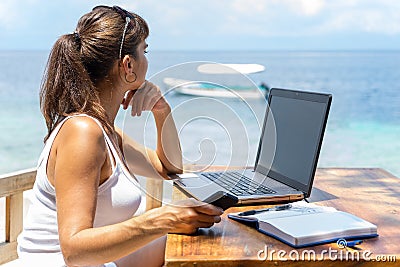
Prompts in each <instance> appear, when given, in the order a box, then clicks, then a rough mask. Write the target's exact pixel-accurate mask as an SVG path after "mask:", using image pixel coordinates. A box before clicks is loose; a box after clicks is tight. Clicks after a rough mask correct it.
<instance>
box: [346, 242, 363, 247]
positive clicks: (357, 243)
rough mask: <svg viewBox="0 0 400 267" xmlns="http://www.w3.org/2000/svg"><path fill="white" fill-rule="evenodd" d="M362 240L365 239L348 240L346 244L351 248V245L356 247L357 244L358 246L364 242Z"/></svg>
mask: <svg viewBox="0 0 400 267" xmlns="http://www.w3.org/2000/svg"><path fill="white" fill-rule="evenodd" d="M362 242H363V240H353V241H348V242H347V244H346V246H347V247H350V248H351V247H355V246H357V245H360V244H362Z"/></svg>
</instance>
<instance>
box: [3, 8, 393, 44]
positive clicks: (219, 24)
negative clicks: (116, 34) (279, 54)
mask: <svg viewBox="0 0 400 267" xmlns="http://www.w3.org/2000/svg"><path fill="white" fill-rule="evenodd" d="M98 4H107V5H113V4H118V5H120V6H122V7H124V8H126V9H128V10H131V11H134V12H136V13H138V14H140V15H141V16H143V17H144V18H145V19H146V20H147V21H148V23H149V25H150V30H151V35H150V37H149V39H148V42H149V45H150V48H149V49H151V50H245V51H251V50H278V49H283V50H358V49H362V50H368V49H377V50H386V49H400V1H398V0H201V1H200V0H190V1H188V0H158V1H156V0H146V1H144V0H141V1H139V0H137V1H83V0H70V1H58V0H52V1H44V0H1V2H0V49H12V50H15V49H17V50H21V49H23V50H29V49H33V50H36V49H40V50H48V49H50V47H51V46H52V44H53V43H54V41H55V40H56V39H57V38H58V36H60V35H62V34H65V33H70V32H73V31H74V29H75V26H76V22H77V21H78V19H79V17H80V16H82V15H83V14H84V13H86V12H88V11H90V10H91V8H92V7H93V6H96V5H98Z"/></svg>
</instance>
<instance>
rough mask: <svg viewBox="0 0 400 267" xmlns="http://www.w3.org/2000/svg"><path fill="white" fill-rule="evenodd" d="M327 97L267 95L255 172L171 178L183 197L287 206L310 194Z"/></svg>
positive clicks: (285, 93) (287, 92)
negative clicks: (233, 198) (231, 198)
mask: <svg viewBox="0 0 400 267" xmlns="http://www.w3.org/2000/svg"><path fill="white" fill-rule="evenodd" d="M331 100H332V96H331V95H330V94H323V93H317V92H304V91H296V90H288V89H277V88H273V89H271V90H270V93H269V97H268V105H267V108H266V111H265V116H264V124H263V129H262V134H261V137H260V141H259V146H258V152H257V155H256V162H255V167H254V169H241V170H236V171H228V172H198V173H196V172H194V173H183V174H179V175H173V176H171V179H173V180H174V183H175V185H176V186H177V187H178V188H179V189H181V191H183V192H184V193H186V194H187V195H188V196H191V197H194V198H196V199H198V200H202V201H203V200H205V199H208V198H209V197H210V196H213V195H215V194H216V193H217V192H228V193H229V194H232V195H234V196H236V197H237V198H238V203H237V204H238V205H247V204H254V203H271V202H292V201H297V200H300V199H303V198H306V197H308V196H309V195H310V193H311V188H312V184H313V180H314V175H315V170H316V168H317V163H318V158H319V152H320V149H321V145H322V140H323V136H324V133H325V127H326V123H327V119H328V114H329V109H330V105H331Z"/></svg>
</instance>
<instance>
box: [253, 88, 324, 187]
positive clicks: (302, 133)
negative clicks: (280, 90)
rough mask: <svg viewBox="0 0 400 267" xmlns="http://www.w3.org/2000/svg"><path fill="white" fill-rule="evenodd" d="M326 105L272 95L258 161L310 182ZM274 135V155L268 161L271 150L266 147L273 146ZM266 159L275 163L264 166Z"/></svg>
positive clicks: (274, 169) (304, 183)
mask: <svg viewBox="0 0 400 267" xmlns="http://www.w3.org/2000/svg"><path fill="white" fill-rule="evenodd" d="M325 108H326V104H325V103H319V102H313V101H307V100H301V99H292V98H285V97H279V96H272V98H271V103H270V110H269V112H268V117H267V123H266V126H265V129H264V136H263V140H262V146H261V151H260V152H261V154H260V158H259V161H258V164H259V165H261V166H262V167H264V168H266V169H271V170H273V171H275V172H277V173H278V174H280V175H283V176H285V177H287V178H289V179H292V180H295V181H297V182H299V183H301V184H303V185H306V184H308V182H309V179H310V178H311V173H312V171H313V161H314V157H315V155H316V151H317V149H318V144H319V139H320V138H319V136H320V131H321V129H322V126H323V124H324V114H325ZM271 111H272V112H271ZM271 113H272V114H273V117H274V120H275V127H276V133H275V130H274V129H273V126H272V125H273V123H268V120H271ZM275 134H276V145H275V155H274V157H273V159H272V160H269V159H267V157H268V155H271V151H267V150H271V148H273V147H274V146H273V145H271V144H270V140H274V139H275ZM266 162H272V165H271V166H265V165H263V163H264V164H265V163H266ZM268 164H269V163H268Z"/></svg>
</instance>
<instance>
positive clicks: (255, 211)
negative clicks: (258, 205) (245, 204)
mask: <svg viewBox="0 0 400 267" xmlns="http://www.w3.org/2000/svg"><path fill="white" fill-rule="evenodd" d="M291 207H292V205H291V204H285V205H280V206H275V207H272V208H266V209H259V210H248V211H244V212H241V213H239V214H238V215H239V216H248V215H254V214H257V213H261V212H265V211H272V210H274V211H280V210H287V209H290V208H291Z"/></svg>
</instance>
